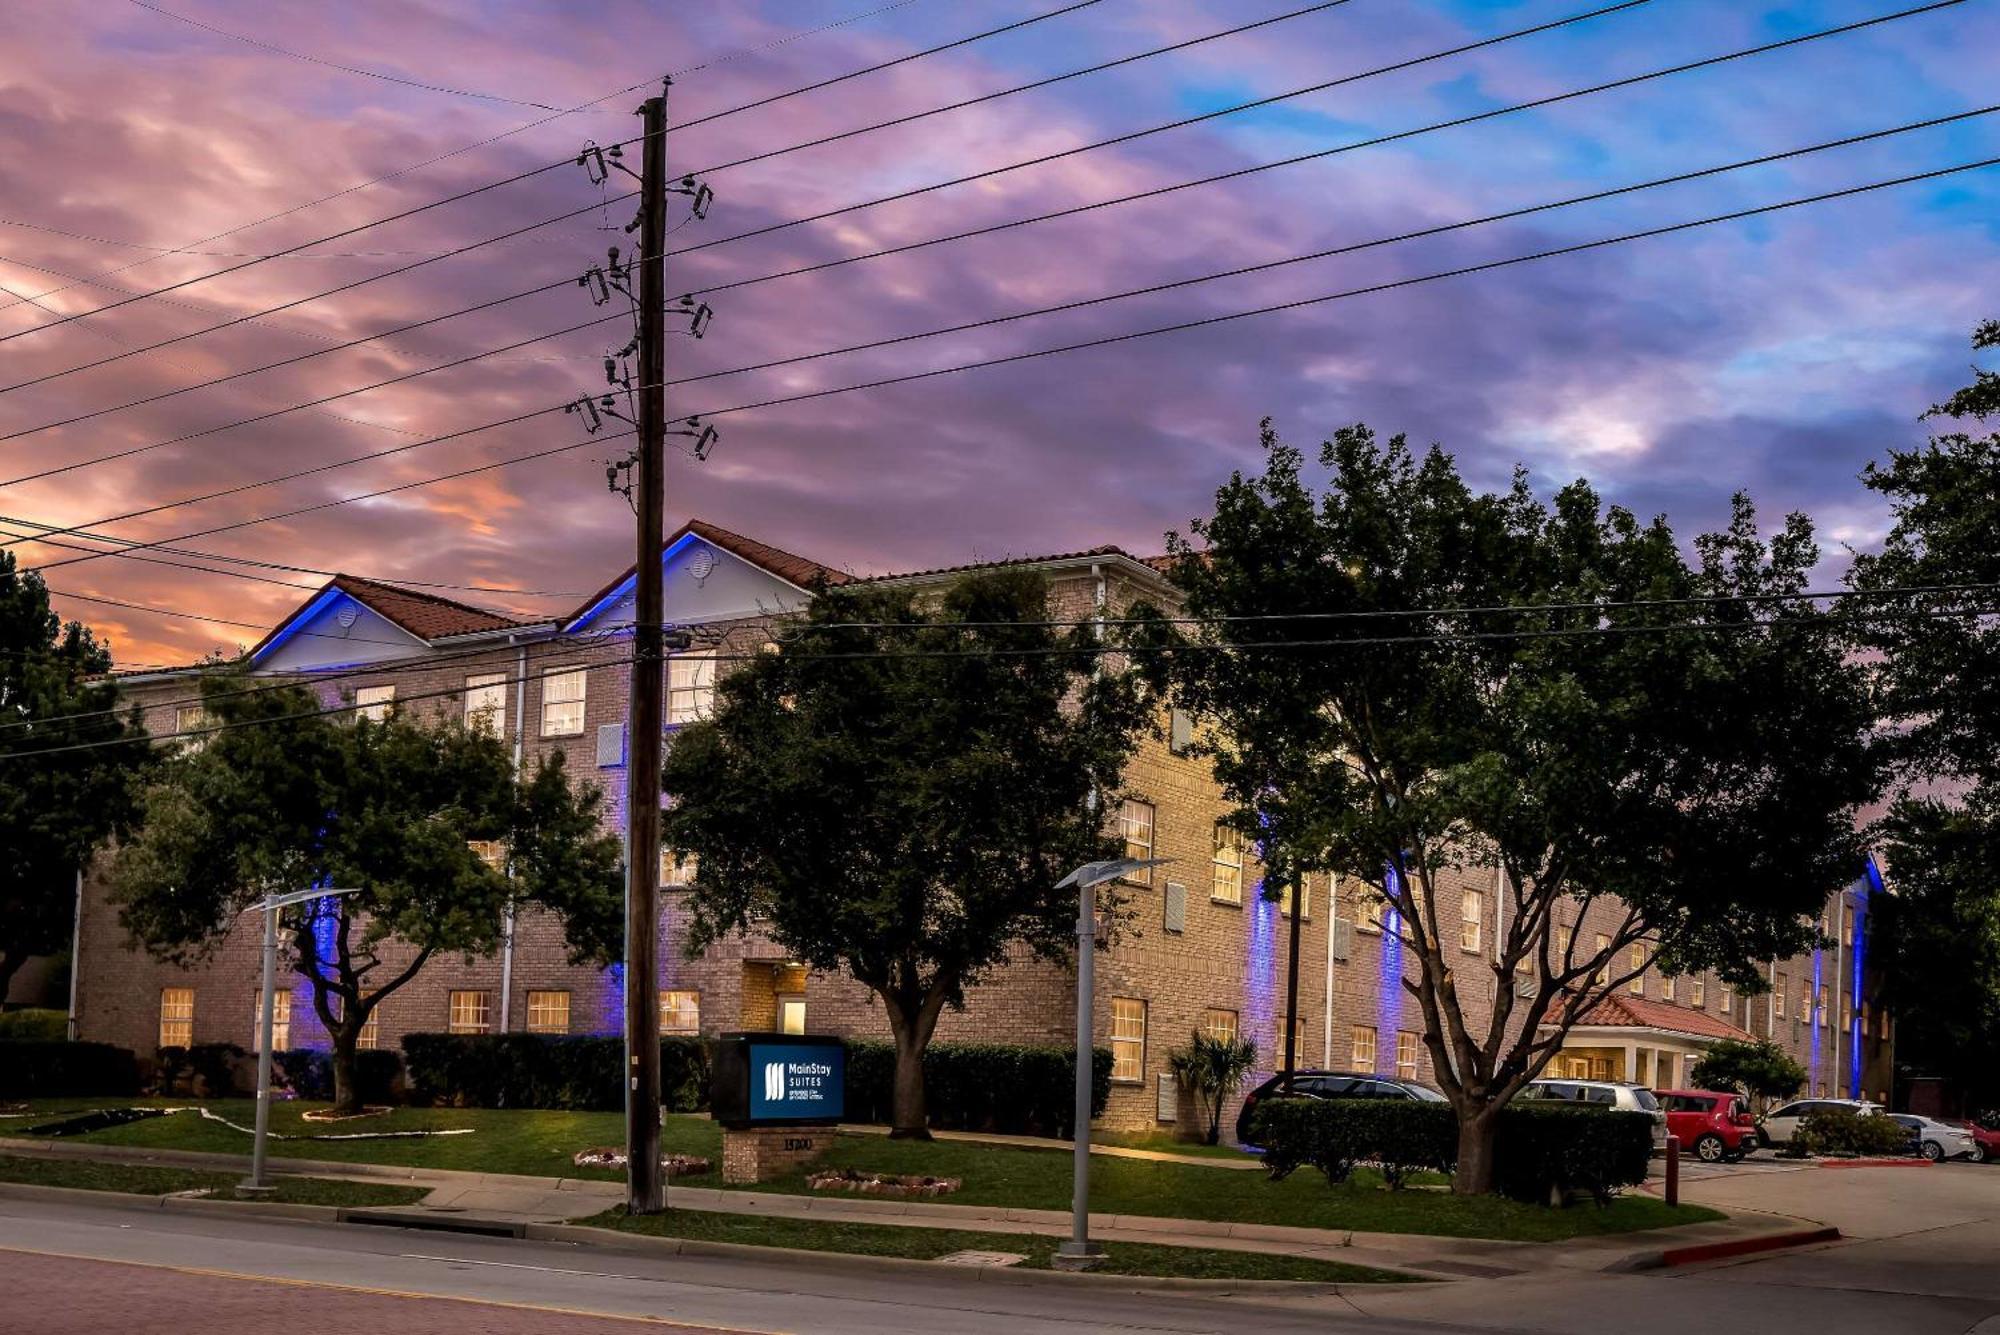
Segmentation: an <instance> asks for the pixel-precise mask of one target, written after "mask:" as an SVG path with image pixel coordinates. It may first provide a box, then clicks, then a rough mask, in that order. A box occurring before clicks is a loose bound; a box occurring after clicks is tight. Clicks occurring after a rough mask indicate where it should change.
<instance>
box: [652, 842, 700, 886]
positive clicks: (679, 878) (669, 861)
mask: <svg viewBox="0 0 2000 1335" xmlns="http://www.w3.org/2000/svg"><path fill="white" fill-rule="evenodd" d="M694 877H695V856H694V854H692V853H690V854H688V855H687V856H686V857H684V858H677V857H675V856H674V850H672V849H671V848H662V849H661V850H660V884H661V885H665V886H676V887H685V886H690V885H693V884H694Z"/></svg>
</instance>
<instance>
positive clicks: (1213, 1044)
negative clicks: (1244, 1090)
mask: <svg viewBox="0 0 2000 1335" xmlns="http://www.w3.org/2000/svg"><path fill="white" fill-rule="evenodd" d="M1256 1064H1257V1045H1256V1044H1255V1043H1252V1042H1251V1041H1250V1040H1249V1039H1247V1038H1238V1037H1236V1036H1235V1035H1234V1034H1231V1035H1230V1036H1229V1037H1227V1038H1220V1037H1217V1036H1216V1035H1214V1034H1211V1033H1209V1032H1208V1031H1207V1030H1204V1029H1197V1030H1195V1031H1194V1036H1193V1037H1192V1038H1190V1039H1189V1040H1188V1045H1187V1046H1186V1047H1184V1048H1176V1049H1175V1050H1174V1051H1172V1052H1170V1053H1168V1054H1167V1069H1169V1070H1171V1071H1172V1072H1173V1073H1174V1083H1175V1084H1177V1085H1179V1086H1180V1087H1181V1088H1182V1089H1185V1090H1187V1091H1188V1092H1189V1093H1191V1094H1193V1095H1194V1098H1195V1108H1196V1111H1198V1112H1202V1111H1205V1113H1206V1115H1207V1118H1208V1130H1207V1131H1205V1132H1204V1133H1203V1136H1204V1138H1205V1139H1206V1140H1207V1142H1208V1143H1209V1144H1210V1145H1214V1144H1216V1143H1218V1142H1219V1141H1221V1139H1222V1105H1223V1104H1225V1103H1227V1102H1228V1101H1229V1096H1230V1095H1231V1094H1234V1093H1235V1092H1236V1091H1237V1089H1238V1088H1239V1087H1240V1086H1241V1085H1242V1084H1243V1078H1244V1077H1245V1076H1247V1075H1249V1074H1250V1068H1251V1067H1252V1066H1255V1065H1256Z"/></svg>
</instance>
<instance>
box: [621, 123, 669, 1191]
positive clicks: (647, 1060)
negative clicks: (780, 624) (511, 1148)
mask: <svg viewBox="0 0 2000 1335" xmlns="http://www.w3.org/2000/svg"><path fill="white" fill-rule="evenodd" d="M639 114H640V115H641V116H643V117H644V118H645V149H644V152H643V156H642V159H641V174H640V178H639V385H638V395H639V401H638V409H639V411H638V425H639V460H638V478H637V483H638V486H637V494H636V495H635V496H634V498H633V501H634V508H635V509H636V510H637V512H638V516H639V541H638V557H637V584H636V588H635V590H634V595H635V605H634V612H633V625H632V703H631V710H630V713H629V715H628V720H627V728H626V763H625V776H626V781H627V788H626V800H625V822H626V825H625V829H626V839H625V850H626V872H625V875H626V896H625V1062H626V1076H627V1082H626V1090H625V1208H626V1209H627V1210H628V1211H629V1212H630V1213H632V1214H657V1213H659V1212H660V1211H661V1210H663V1209H665V1208H666V1180H665V1175H664V1173H663V1171H662V1168H661V1164H660V1003H659V993H658V989H659V972H660V734H661V729H662V727H663V724H664V720H663V719H662V717H661V711H662V709H663V708H664V707H665V703H666V680H665V677H666V648H665V637H664V625H663V623H664V621H665V616H666V607H665V591H664V588H663V580H664V572H663V571H662V569H661V559H662V555H663V547H664V543H665V536H666V535H665V517H666V498H665V495H664V492H665V490H666V463H665V458H664V456H665V453H666V425H667V403H666V395H667V391H666V384H665V381H666V360H667V358H666V315H667V287H666V278H667V276H666V261H665V256H664V254H663V252H664V250H665V249H666V236H667V227H666V189H665V187H666V181H667V170H666V169H667V99H666V96H665V95H664V93H663V94H662V95H661V96H659V97H655V98H650V99H648V100H647V102H646V104H645V105H644V106H643V107H641V108H640V109H639Z"/></svg>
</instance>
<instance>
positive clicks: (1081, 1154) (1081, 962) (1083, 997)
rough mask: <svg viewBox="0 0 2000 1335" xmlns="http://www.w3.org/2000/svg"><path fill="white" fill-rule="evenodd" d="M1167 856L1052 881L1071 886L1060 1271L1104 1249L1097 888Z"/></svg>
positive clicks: (1092, 868) (1091, 1260) (1089, 867)
mask: <svg viewBox="0 0 2000 1335" xmlns="http://www.w3.org/2000/svg"><path fill="white" fill-rule="evenodd" d="M1172 861H1173V859H1172V858H1113V859H1112V860H1111V861H1109V862H1086V863H1084V864H1083V865H1082V866H1081V867H1078V868H1077V869H1076V870H1075V871H1073V872H1071V873H1070V874H1069V875H1067V876H1065V877H1063V878H1062V879H1061V880H1060V881H1057V882H1056V889H1058V890H1067V889H1069V888H1070V887H1072V886H1074V887H1075V888H1076V892H1077V895H1076V1115H1075V1125H1074V1128H1073V1130H1072V1132H1071V1136H1072V1140H1073V1147H1072V1151H1071V1152H1072V1155H1073V1156H1074V1159H1073V1163H1072V1166H1071V1186H1070V1236H1069V1240H1068V1241H1067V1242H1065V1243H1063V1244H1062V1245H1061V1246H1059V1247H1057V1248H1056V1255H1055V1265H1056V1266H1057V1268H1058V1269H1062V1270H1088V1269H1090V1268H1091V1267H1092V1266H1094V1265H1096V1264H1097V1263H1098V1262H1100V1261H1102V1260H1103V1259H1104V1249H1103V1248H1102V1247H1100V1246H1098V1245H1097V1244H1096V1243H1094V1242H1092V1241H1091V1240H1090V1077H1091V1065H1092V1063H1091V1039H1092V1037H1093V1035H1092V1033H1091V998H1090V993H1091V988H1092V986H1093V984H1094V983H1095V981H1096V976H1097V960H1096V952H1097V887H1098V886H1100V885H1103V884H1104V883H1105V882H1106V881H1115V880H1117V879H1118V878H1119V877H1121V876H1129V875H1131V874H1132V873H1133V872H1135V871H1142V870H1144V869H1145V868H1148V867H1158V866H1163V865H1164V864H1166V863H1169V862H1172Z"/></svg>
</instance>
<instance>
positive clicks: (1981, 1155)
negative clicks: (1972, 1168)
mask: <svg viewBox="0 0 2000 1335" xmlns="http://www.w3.org/2000/svg"><path fill="white" fill-rule="evenodd" d="M1970 1157H1971V1160H1972V1162H1973V1163H1985V1162H1986V1158H1987V1155H1986V1147H1985V1146H1984V1145H1981V1144H1980V1143H1979V1142H1978V1141H1976V1140H1975V1141H1973V1142H1972V1154H1971V1156H1970Z"/></svg>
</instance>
